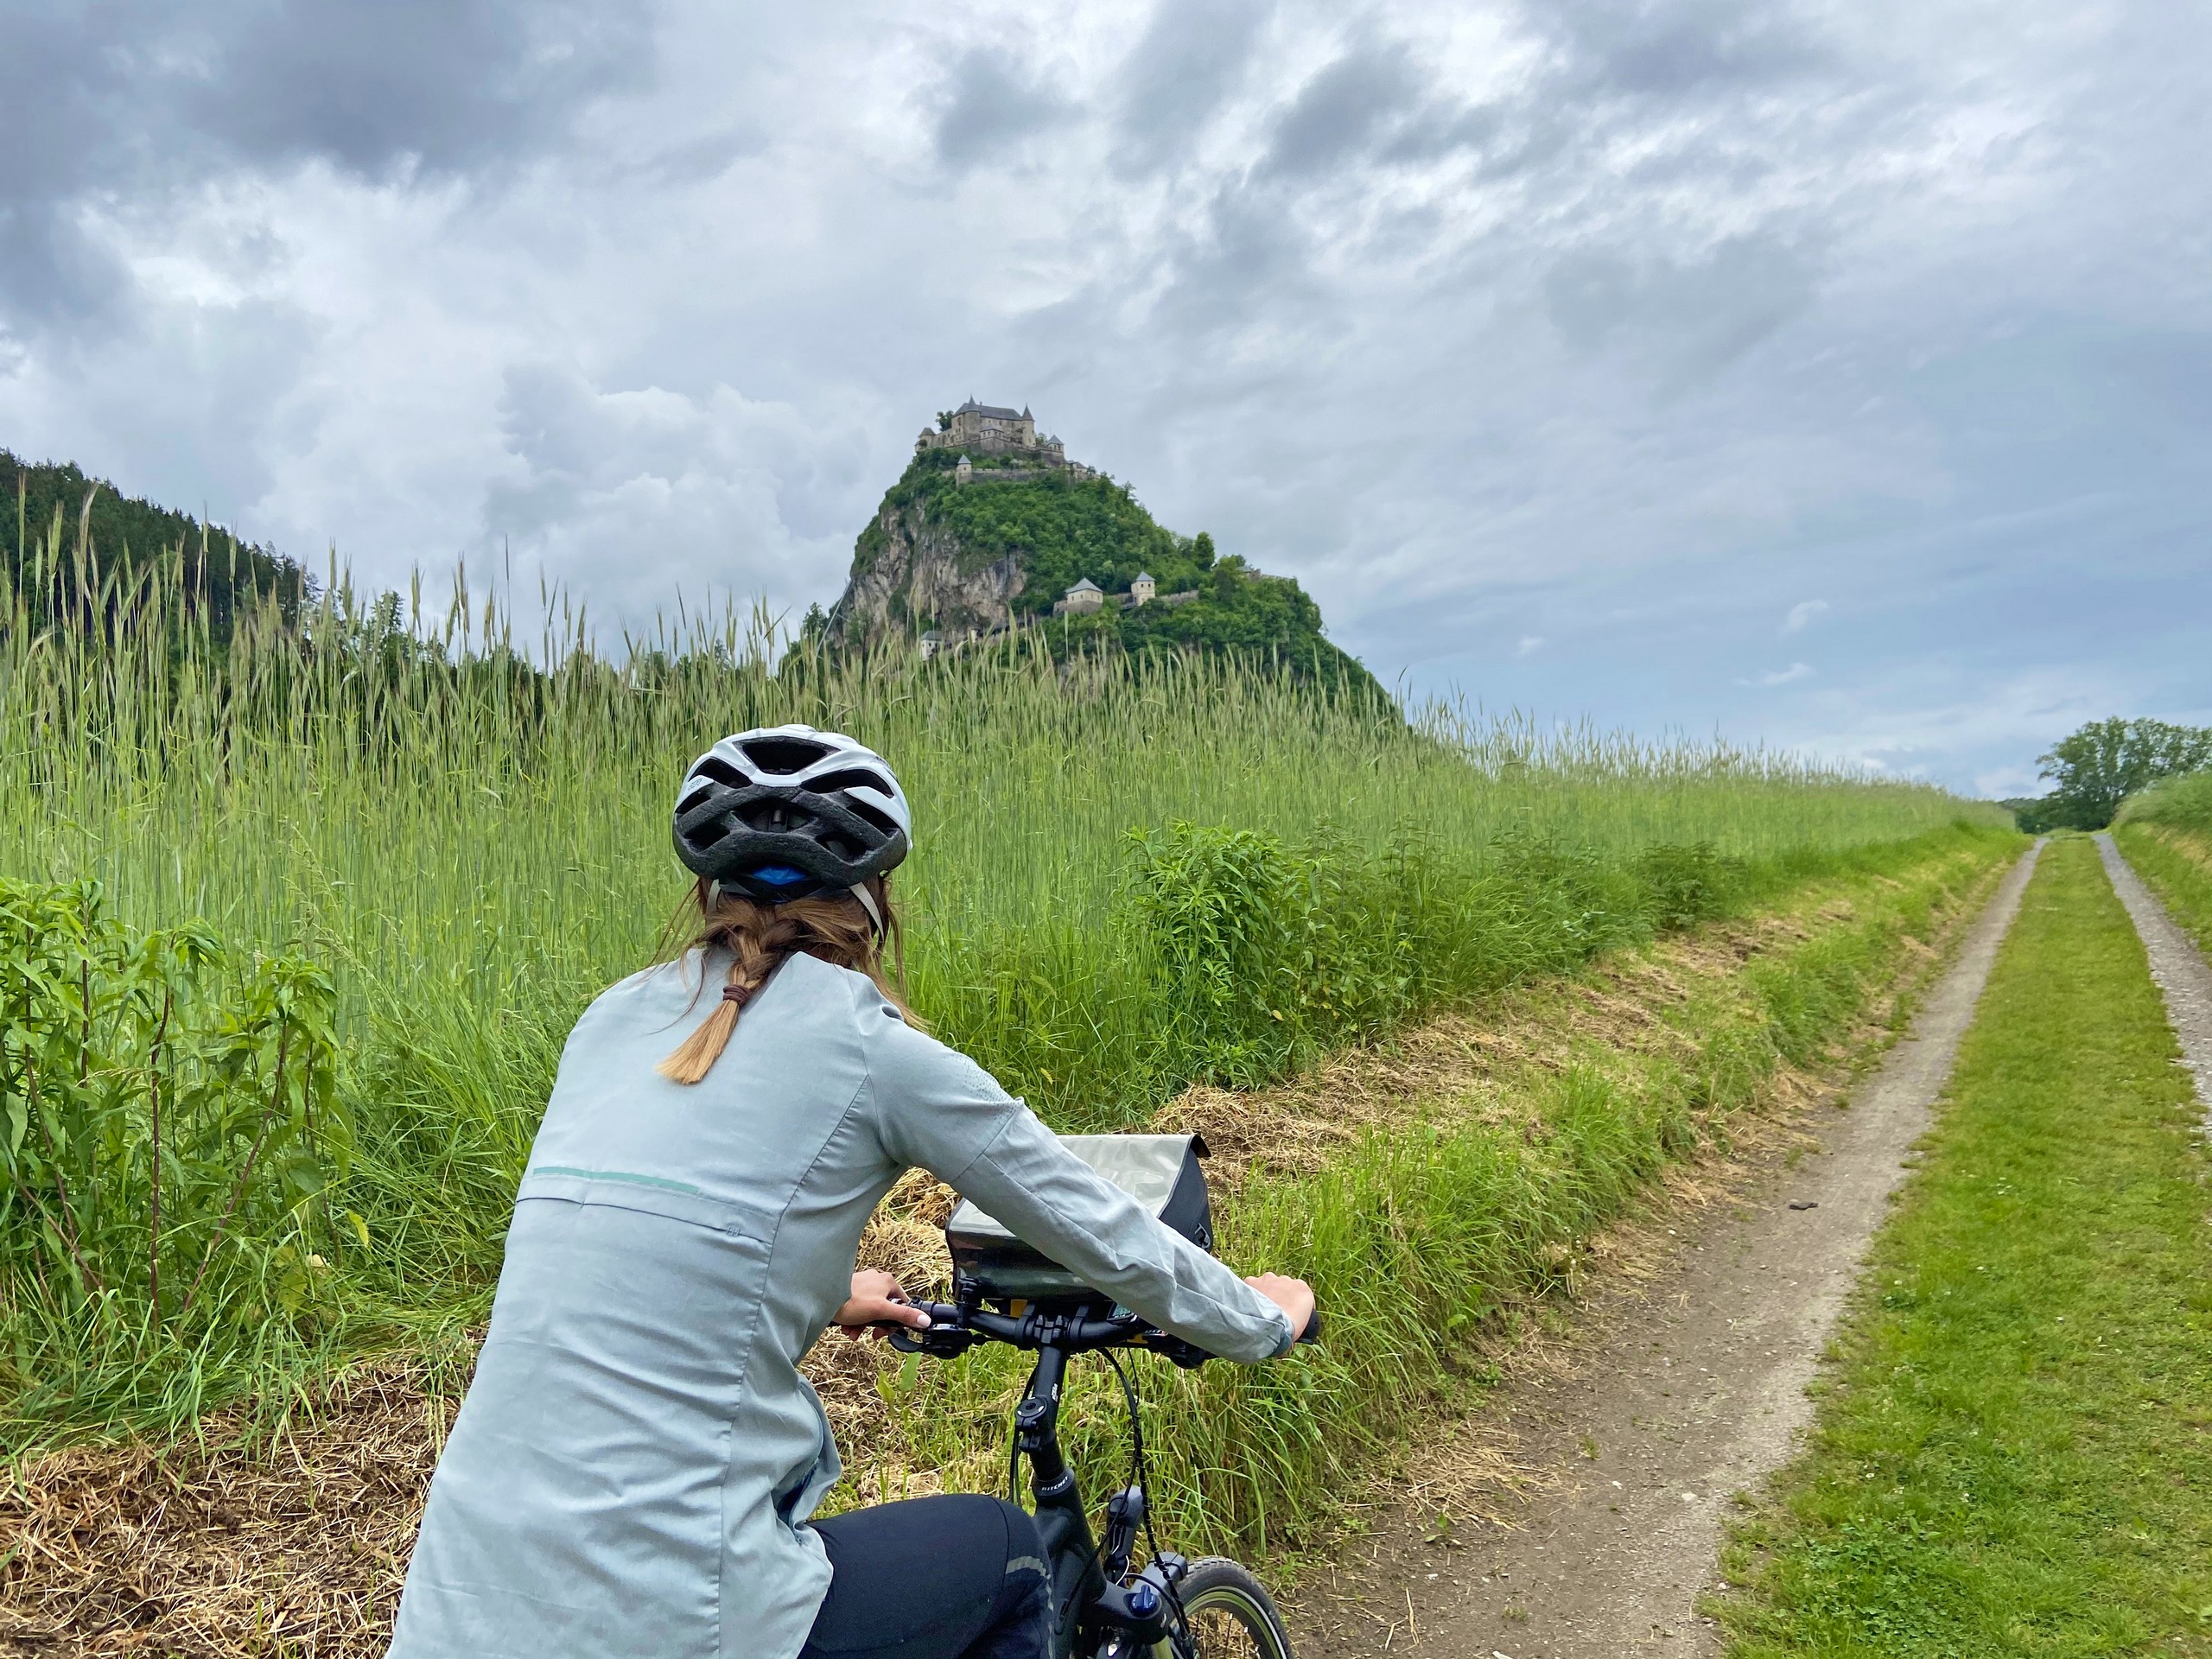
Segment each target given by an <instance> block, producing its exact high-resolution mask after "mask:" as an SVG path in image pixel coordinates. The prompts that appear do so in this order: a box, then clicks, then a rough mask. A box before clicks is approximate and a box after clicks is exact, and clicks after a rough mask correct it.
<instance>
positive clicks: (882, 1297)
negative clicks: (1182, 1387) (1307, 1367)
mask: <svg viewBox="0 0 2212 1659" xmlns="http://www.w3.org/2000/svg"><path fill="white" fill-rule="evenodd" d="M1306 1300H1308V1301H1309V1302H1311V1301H1312V1300H1313V1298H1312V1296H1311V1295H1310V1294H1309V1295H1308V1297H1307V1298H1306ZM831 1323H832V1324H834V1325H836V1327H837V1328H838V1329H839V1330H840V1331H842V1332H844V1333H845V1334H846V1335H847V1336H849V1337H855V1338H857V1337H880V1336H881V1335H883V1332H881V1331H880V1330H874V1329H872V1328H871V1327H873V1326H875V1325H912V1327H913V1328H914V1329H915V1330H917V1331H926V1330H928V1329H929V1328H930V1316H929V1315H928V1314H926V1313H923V1312H922V1310H921V1309H920V1308H918V1307H912V1306H908V1305H907V1301H906V1291H905V1290H903V1289H902V1288H900V1287H899V1281H898V1279H897V1277H896V1276H895V1275H894V1274H888V1273H886V1272H885V1271H884V1270H883V1269H882V1268H861V1270H860V1271H859V1272H858V1273H856V1274H854V1275H853V1294H851V1295H850V1296H848V1297H847V1298H846V1299H845V1305H844V1306H842V1307H841V1308H839V1309H838V1310H837V1313H836V1318H835V1319H833V1320H832V1321H831ZM1301 1328H1302V1327H1301Z"/></svg>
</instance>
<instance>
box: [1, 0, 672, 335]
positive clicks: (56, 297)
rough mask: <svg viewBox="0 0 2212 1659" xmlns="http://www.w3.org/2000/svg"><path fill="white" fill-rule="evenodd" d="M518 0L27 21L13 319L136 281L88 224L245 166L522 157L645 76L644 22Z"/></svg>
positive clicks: (358, 166) (468, 162)
mask: <svg viewBox="0 0 2212 1659" xmlns="http://www.w3.org/2000/svg"><path fill="white" fill-rule="evenodd" d="M608 15H609V14H606V13H604V12H602V11H601V10H597V9H594V8H590V7H587V6H583V5H582V4H577V3H545V0H535V3H528V4H525V3H519V0H385V3H379V4H377V5H373V6H370V5H315V4H310V3H307V0H257V3H232V4H227V5H226V4H201V5H195V6H192V7H180V6H175V5H170V4H167V3H161V0H120V3H109V4H102V5H94V6H88V7H86V8H83V9H82V10H67V11H64V10H57V11H54V12H48V13H46V14H44V15H40V16H22V15H16V16H10V18H9V19H8V22H7V31H8V35H7V49H6V50H5V51H4V52H0V109H4V110H5V111H6V112H7V119H8V124H9V138H10V165H9V166H8V168H6V169H5V172H4V174H0V248H4V251H5V253H6V256H7V257H5V258H4V260H0V318H12V319H13V320H14V321H16V323H17V324H18V325H19V326H20V325H22V324H23V323H26V322H29V323H33V324H36V323H41V322H43V323H53V322H56V321H66V320H67V319H69V318H71V317H77V318H82V317H85V316H87V315H92V314H95V313H98V312H100V311H103V310H104V309H105V308H106V307H107V306H108V305H109V304H110V303H111V302H112V301H113V300H115V299H116V298H117V296H118V292H119V289H120V280H119V277H118V273H117V272H116V271H115V270H113V269H112V267H111V264H109V262H108V261H107V260H106V258H105V256H104V255H102V254H101V253H100V252H99V251H98V250H97V249H96V248H94V247H93V246H92V245H91V244H89V243H87V242H86V240H85V238H83V236H82V235H81V234H80V232H79V229H78V227H77V225H76V223H75V219H76V216H77V214H78V212H79V207H80V206H81V205H82V204H84V203H86V202H87V201H93V200H99V201H111V202H115V203H118V204H122V205H124V206H126V207H132V208H137V209H143V208H145V207H150V206H154V205H156V204H158V203H159V202H161V201H162V199H163V197H164V195H165V194H167V193H170V192H174V191H175V190H177V189H178V188H181V187H186V186H189V185H190V184H192V183H194V181H198V180H201V179H205V178H207V177H211V176H214V175H218V174H219V173H222V172H224V171H227V170H231V169H235V168H238V167H241V166H245V167H262V166H268V165H272V164H284V163H289V162H296V161H300V160H302V159H306V158H309V157H314V158H320V159H322V160H325V161H327V162H330V163H331V164H332V165H334V167H337V168H340V170H343V171H348V172H353V173H356V174H362V175H381V174H383V173H385V172H386V171H388V170H389V169H390V168H392V167H394V166H395V165H397V164H399V163H401V162H420V163H421V164H422V165H423V166H425V167H427V168H430V169H432V170H433V171H445V170H451V169H455V168H471V167H479V166H484V165H489V164H493V163H496V162H504V161H509V160H514V159H519V158H520V156H524V155H525V154H528V153H531V151H533V150H535V149H539V148H542V147H543V145H544V144H545V143H548V142H550V141H551V140H552V139H554V138H555V137H556V136H557V135H558V134H560V133H561V132H563V131H564V130H566V128H567V126H568V125H569V123H570V122H571V121H572V119H573V118H575V115H576V114H577V113H579V112H580V111H582V109H583V108H584V107H585V106H586V105H588V104H589V103H590V102H591V101H592V100H593V99H594V98H597V97H599V96H601V95H603V94H604V93H606V92H608V91H610V90H614V89H617V88H630V87H634V86H636V85H638V84H639V80H640V79H641V78H642V76H643V74H644V73H645V67H646V62H647V48H648V46H649V44H650V41H649V35H648V32H647V29H646V26H645V22H643V21H642V19H640V18H636V17H633V16H631V15H629V14H623V16H625V17H626V18H628V19H629V20H627V21H620V22H608V21H607V16H608Z"/></svg>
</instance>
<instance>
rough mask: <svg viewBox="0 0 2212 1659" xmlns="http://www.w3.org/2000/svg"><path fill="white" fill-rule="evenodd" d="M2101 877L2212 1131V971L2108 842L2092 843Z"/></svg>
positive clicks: (2101, 838) (2102, 838)
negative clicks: (2127, 927) (2161, 1004)
mask: <svg viewBox="0 0 2212 1659" xmlns="http://www.w3.org/2000/svg"><path fill="white" fill-rule="evenodd" d="M2097 850H2098V851H2099V852H2100V853H2101V854H2103V855H2104V861H2105V874H2107V875H2109V876H2111V877H2112V885H2113V891H2114V892H2116V893H2119V894H2120V903H2122V904H2123V905H2126V906H2127V913H2128V914H2129V915H2130V916H2132V917H2133V918H2134V920H2135V931H2136V932H2137V933H2139V935H2141V936H2142V939H2143V949H2144V950H2145V952H2146V953H2148V955H2149V956H2150V958H2151V977H2152V979H2154V980H2156V981H2158V988H2159V989H2160V990H2161V991H2164V993H2165V996H2166V1020H2167V1021H2168V1023H2169V1024H2171V1026H2172V1027H2173V1028H2174V1035H2175V1036H2176V1037H2178V1038H2179V1039H2181V1052H2182V1064H2183V1065H2186V1066H2187V1067H2188V1068H2189V1069H2190V1073H2191V1074H2192V1075H2193V1076H2194V1077H2196V1097H2197V1099H2199V1100H2201V1101H2202V1102H2203V1103H2204V1108H2205V1124H2206V1127H2207V1128H2212V968H2208V967H2206V966H2205V963H2204V958H2203V957H2202V956H2201V955H2199V954H2198V952H2197V949H2196V944H2195V943H2194V942H2193V941H2192V940H2191V939H2190V937H2189V935H2188V934H2186V933H2184V932H2183V931H2181V929H2180V928H2178V927H2177V926H2175V925H2174V919H2173V918H2172V917H2171V916H2169V915H2167V914H2166V907H2165V906H2164V905H2162V904H2160V903H2159V902H2158V894H2156V893H2152V891H2151V889H2150V888H2148V887H2145V886H2144V885H2143V878H2142V877H2141V876H2139V875H2138V874H2135V872H2134V870H2133V869H2132V868H2129V865H2128V862H2127V858H2126V855H2125V854H2123V853H2122V852H2121V851H2120V848H2119V847H2118V846H2117V845H2116V844H2115V843H2114V842H2113V838H2112V837H2111V836H2098V837H2097Z"/></svg>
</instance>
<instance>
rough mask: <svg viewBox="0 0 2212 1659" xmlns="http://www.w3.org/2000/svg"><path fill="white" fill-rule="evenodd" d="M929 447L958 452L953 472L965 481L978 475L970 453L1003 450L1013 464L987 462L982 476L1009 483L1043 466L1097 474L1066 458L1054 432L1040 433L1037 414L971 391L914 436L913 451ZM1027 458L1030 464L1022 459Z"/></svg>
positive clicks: (1044, 469)
mask: <svg viewBox="0 0 2212 1659" xmlns="http://www.w3.org/2000/svg"><path fill="white" fill-rule="evenodd" d="M931 449H957V450H959V451H960V452H961V455H960V461H959V464H958V465H957V467H955V468H954V475H955V477H956V479H957V481H958V482H960V483H963V484H965V483H968V482H969V480H971V479H974V478H976V476H978V475H979V474H977V472H976V468H975V467H973V466H972V465H971V464H970V462H969V457H970V456H971V455H980V456H1005V457H1006V458H1007V459H1008V460H1010V461H1014V462H1015V463H1016V466H1015V467H1013V468H1008V467H1004V466H999V467H987V468H985V469H984V470H983V471H982V474H980V476H982V477H983V478H984V479H986V480H1001V481H1005V482H1008V483H1011V482H1014V481H1015V480H1019V479H1024V478H1034V477H1037V476H1038V475H1039V473H1040V472H1047V471H1049V472H1065V473H1066V474H1068V476H1070V477H1071V478H1095V477H1096V476H1097V474H1096V473H1095V472H1094V471H1093V470H1092V469H1091V468H1090V467H1086V466H1084V464H1083V463H1082V462H1081V461H1070V460H1069V459H1068V455H1067V450H1066V448H1065V447H1064V446H1063V445H1062V444H1061V442H1060V441H1059V440H1058V438H1055V437H1046V438H1042V439H1040V438H1039V437H1038V435H1037V421H1036V417H1035V416H1033V415H1031V414H1030V412H1029V410H1027V408H1026V407H1025V408H1022V409H1019V410H1014V409H1001V408H1000V407H999V406H998V405H997V404H979V403H977V402H976V400H975V398H974V397H969V399H968V401H967V402H966V403H964V404H961V405H960V407H959V408H957V409H956V410H950V411H948V412H947V413H945V414H943V415H940V416H938V424H937V425H936V426H935V427H924V428H923V429H922V433H921V435H920V436H919V437H918V438H916V439H915V440H914V453H915V454H926V453H927V452H928V451H930V450H931ZM1025 461H1026V462H1028V463H1031V465H1030V466H1029V467H1022V466H1020V463H1021V462H1025Z"/></svg>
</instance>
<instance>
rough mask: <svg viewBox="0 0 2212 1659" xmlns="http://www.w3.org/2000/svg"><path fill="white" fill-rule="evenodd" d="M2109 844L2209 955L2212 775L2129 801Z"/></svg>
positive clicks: (2168, 783)
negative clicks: (2114, 843)
mask: <svg viewBox="0 0 2212 1659" xmlns="http://www.w3.org/2000/svg"><path fill="white" fill-rule="evenodd" d="M2113 839H2114V840H2115V841H2117V842H2119V843H2120V850H2121V851H2122V852H2124V853H2126V855H2127V861H2128V862H2129V863H2130V864H2132V865H2133V866H2134V868H2135V870H2136V873H2137V874H2139V875H2140V876H2142V878H2143V879H2144V880H2145V881H2146V882H2148V883H2149V884H2150V886H2151V888H2152V891H2153V892H2155V893H2157V894H2158V897H2159V899H2161V900H2162V901H2163V902H2164V905H2165V906H2166V910H2167V912H2168V913H2169V914H2171V916H2172V917H2173V918H2174V920H2175V921H2176V922H2177V923H2178V924H2179V925H2181V927H2182V928H2183V930H2184V931H2187V932H2188V933H2189V934H2190V937H2191V938H2194V939H2196V943H2197V944H2198V946H2199V947H2200V948H2202V950H2206V951H2212V772H2188V773H2184V774H2183V775H2182V776H2180V777H2177V778H2169V779H2165V780H2164V781H2163V782H2161V783H2158V784H2153V785H2152V786H2151V787H2150V788H2149V789H2146V790H2145V791H2143V792H2142V793H2141V794H2139V795H2134V796H2131V797H2130V798H2128V799H2127V801H2126V803H2125V804H2122V806H2121V807H2120V814H2119V817H2118V819H2117V821H2116V822H2115V823H2114V825H2113Z"/></svg>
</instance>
